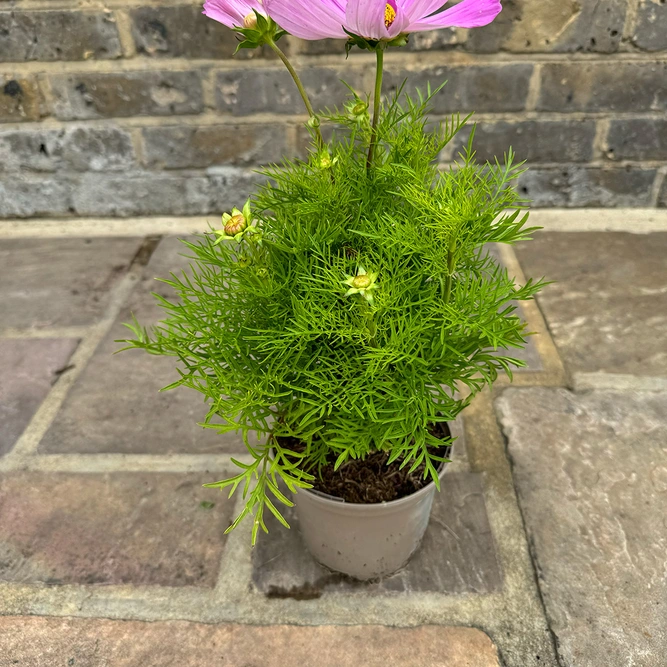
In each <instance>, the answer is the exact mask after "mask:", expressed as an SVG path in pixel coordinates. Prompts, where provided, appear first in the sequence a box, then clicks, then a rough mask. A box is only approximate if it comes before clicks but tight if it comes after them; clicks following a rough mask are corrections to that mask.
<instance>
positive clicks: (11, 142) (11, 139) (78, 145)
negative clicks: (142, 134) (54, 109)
mask: <svg viewBox="0 0 667 667" xmlns="http://www.w3.org/2000/svg"><path fill="white" fill-rule="evenodd" d="M134 162H135V159H134V151H133V148H132V141H131V139H130V135H129V133H128V132H126V131H125V130H122V129H120V128H116V127H86V126H82V127H68V128H66V129H53V130H46V129H44V130H6V131H4V132H1V131H0V171H3V170H4V171H15V170H19V169H31V170H34V171H56V170H58V169H69V170H74V171H88V170H90V171H117V170H124V169H127V168H130V167H132V166H133V165H134Z"/></svg>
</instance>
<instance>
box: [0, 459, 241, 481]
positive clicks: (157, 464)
mask: <svg viewBox="0 0 667 667" xmlns="http://www.w3.org/2000/svg"><path fill="white" fill-rule="evenodd" d="M232 458H234V459H236V460H238V461H241V462H242V463H246V464H247V463H251V462H252V458H251V457H250V456H249V455H248V454H233V453H230V454H120V453H109V454H79V453H76V454H50V453H33V454H31V455H30V456H23V457H19V458H16V457H9V456H5V457H4V458H3V459H0V471H5V472H7V471H10V470H29V471H34V472H53V473H76V474H79V473H80V474H84V475H88V474H103V473H115V472H153V473H191V472H197V473H202V472H203V473H208V474H210V479H208V480H207V481H210V482H215V481H218V477H219V476H221V475H226V474H228V473H229V472H231V471H232V470H236V468H235V466H234V464H233V463H232Z"/></svg>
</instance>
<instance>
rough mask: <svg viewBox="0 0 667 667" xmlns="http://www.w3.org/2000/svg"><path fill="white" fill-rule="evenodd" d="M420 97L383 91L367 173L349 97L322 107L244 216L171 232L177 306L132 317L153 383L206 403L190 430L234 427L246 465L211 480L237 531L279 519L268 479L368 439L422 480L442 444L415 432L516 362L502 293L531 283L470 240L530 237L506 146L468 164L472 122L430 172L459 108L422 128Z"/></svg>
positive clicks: (289, 476) (520, 328) (303, 472)
mask: <svg viewBox="0 0 667 667" xmlns="http://www.w3.org/2000/svg"><path fill="white" fill-rule="evenodd" d="M430 99H431V95H430V94H429V95H427V96H426V97H424V98H422V97H421V96H419V97H418V98H417V99H415V100H412V99H407V101H404V102H402V103H401V102H399V96H398V95H397V96H396V97H395V98H394V99H393V101H391V103H389V104H388V105H387V106H386V108H384V109H383V111H382V114H381V117H380V122H379V125H378V129H377V138H378V146H377V150H376V155H375V159H374V162H373V164H372V165H371V166H370V168H368V167H367V157H366V151H367V147H368V144H369V140H370V134H371V132H372V129H371V125H370V122H369V118H368V113H367V111H366V109H367V105H366V103H365V102H364V101H362V100H360V99H359V98H354V99H352V100H351V102H350V104H348V105H346V107H345V110H343V111H340V112H338V111H336V112H332V113H330V114H329V115H328V116H327V117H326V120H327V121H328V122H329V123H332V124H333V125H334V126H335V127H336V128H337V132H336V134H335V135H334V138H333V139H332V140H331V141H330V142H329V143H328V145H327V146H326V147H325V148H321V147H318V146H315V148H314V149H313V153H312V154H311V155H310V157H309V159H308V160H307V161H287V162H285V163H283V164H282V165H280V166H274V167H272V168H271V169H269V170H268V171H267V172H266V175H267V176H268V177H269V181H268V182H267V184H266V185H264V186H263V187H261V188H260V190H259V191H258V193H257V194H256V195H255V196H254V197H253V199H252V201H251V206H250V208H248V207H246V209H245V214H246V217H251V218H252V224H251V225H249V226H248V227H247V229H248V230H249V231H248V233H246V232H245V231H243V229H241V231H240V232H239V231H238V230H239V229H240V228H242V227H243V224H241V226H240V227H239V225H236V226H235V227H233V228H228V229H231V230H232V232H234V233H233V234H231V233H226V232H217V233H216V232H211V233H209V234H206V235H204V236H203V237H202V238H200V239H199V240H198V241H197V242H195V243H186V245H187V246H188V248H189V249H190V250H191V251H192V257H193V260H194V263H193V266H192V271H191V273H189V274H187V275H186V274H184V275H182V276H177V275H172V277H171V279H169V280H166V281H165V282H167V283H168V284H169V285H171V286H172V287H173V288H174V289H175V290H176V292H177V294H178V295H179V297H180V299H179V302H177V303H170V302H168V301H165V300H162V306H163V307H164V309H165V310H166V312H167V319H166V320H165V321H164V322H163V323H162V324H161V325H160V326H158V327H156V328H154V329H153V330H152V331H151V332H150V333H149V332H148V331H147V330H145V329H142V328H141V327H139V326H138V325H135V326H134V327H132V328H133V329H134V331H135V334H136V340H132V341H128V342H129V344H130V346H131V347H139V348H144V349H146V350H147V351H148V352H151V353H153V354H160V355H171V356H174V357H176V358H178V359H179V360H180V362H181V365H182V368H181V370H180V371H179V372H180V374H181V377H180V379H179V380H178V381H177V382H175V383H174V384H173V385H171V387H176V386H179V385H183V386H187V387H191V388H192V389H196V390H197V391H199V392H201V393H202V394H203V395H204V396H205V397H206V399H207V400H208V402H209V404H210V410H209V412H208V415H207V417H206V420H205V424H204V425H205V426H206V427H209V428H214V429H217V430H218V431H220V432H225V431H229V430H240V431H242V433H243V435H244V440H245V443H246V446H247V448H248V450H249V452H250V454H251V455H252V463H250V464H246V463H243V462H240V461H235V463H236V465H238V466H239V468H240V471H239V474H238V475H237V476H235V477H232V478H231V479H227V480H224V481H222V482H218V483H216V484H213V485H211V486H217V487H220V488H225V487H231V488H230V495H231V493H233V492H234V491H235V490H237V488H239V487H240V488H242V489H243V493H244V494H245V498H246V500H247V503H246V506H245V509H244V511H243V512H242V514H241V515H240V516H239V517H238V518H237V520H236V522H235V523H234V526H235V525H237V524H238V522H239V521H240V520H241V519H243V517H244V516H247V515H248V514H251V515H254V530H253V541H254V540H255V539H256V536H257V531H258V529H259V527H261V528H263V529H264V530H266V527H265V524H264V519H263V513H264V510H265V508H268V509H269V510H270V511H271V512H272V513H273V514H274V515H276V516H277V517H278V518H279V519H280V520H281V521H282V522H283V523H285V522H284V519H283V518H282V517H281V515H280V512H279V511H278V509H277V508H276V506H275V500H276V499H277V500H278V501H280V502H282V503H285V504H287V505H291V501H290V500H289V499H288V498H287V497H285V496H284V495H283V493H282V492H281V491H280V489H279V486H280V484H279V482H280V480H282V481H283V482H284V483H285V484H286V485H287V487H288V488H289V489H290V490H292V491H295V490H296V489H298V488H299V487H308V486H310V483H309V482H310V481H311V480H312V479H314V476H315V475H317V474H318V468H319V467H320V466H322V465H323V464H325V463H327V462H333V461H335V463H336V465H337V466H340V465H341V464H343V463H344V462H345V461H346V460H348V459H356V458H363V457H364V456H365V455H367V454H368V453H369V452H372V451H376V450H385V451H388V452H390V460H391V461H394V460H397V459H398V460H402V461H403V464H404V465H407V466H411V467H413V468H415V469H416V468H417V467H418V466H419V465H422V464H424V465H425V475H427V476H430V477H431V478H432V479H433V480H434V481H435V482H436V483H437V481H438V475H437V469H438V466H439V465H440V462H441V461H442V460H443V458H442V456H439V455H437V454H435V453H433V447H443V446H444V445H447V444H450V443H448V442H443V441H442V440H438V439H437V438H435V437H434V436H433V435H431V433H430V431H429V426H431V425H432V424H434V423H436V422H449V421H451V420H453V419H455V418H456V416H457V415H458V414H459V413H460V412H461V410H462V409H463V408H464V407H465V406H466V405H467V403H468V402H469V400H470V398H471V397H472V396H473V395H474V394H475V393H476V392H478V391H479V390H480V389H482V388H483V386H484V385H485V384H491V383H492V382H493V381H494V380H495V379H496V378H497V377H498V374H499V373H500V372H503V371H504V372H507V373H508V374H510V375H511V368H512V367H513V366H522V365H524V364H523V362H521V361H519V360H517V359H515V358H513V357H512V356H510V354H509V352H508V351H509V350H511V349H512V348H517V349H518V348H521V347H523V346H524V345H525V336H526V332H525V329H524V327H525V325H524V323H522V321H521V320H520V318H519V317H518V316H517V314H516V310H515V305H514V303H513V302H515V301H517V300H524V299H530V298H531V297H532V296H533V295H534V294H535V293H536V292H537V290H538V289H539V288H540V286H541V285H540V283H533V282H529V283H527V284H526V285H523V286H517V285H516V284H515V283H514V280H513V279H512V278H510V277H509V276H508V274H507V271H506V270H505V269H504V268H502V267H501V266H499V264H498V263H497V261H496V260H495V259H494V257H493V256H491V255H490V254H489V252H488V246H487V244H489V243H515V242H517V241H519V240H522V239H526V238H528V236H529V234H530V233H531V232H532V231H533V230H532V229H529V228H526V222H527V217H528V216H527V214H526V213H525V212H524V211H523V208H524V203H523V202H522V201H521V200H520V198H519V196H518V195H517V193H516V191H515V190H514V188H513V181H514V179H516V177H517V176H518V175H519V174H520V173H521V169H520V165H519V166H516V165H514V164H513V155H512V153H511V152H510V153H509V154H508V155H507V156H506V159H505V161H504V163H503V164H499V163H496V164H486V165H478V164H477V163H476V162H475V155H474V152H473V149H472V136H473V135H474V131H472V132H471V137H470V142H469V143H468V146H467V148H466V149H465V150H463V151H462V153H461V155H460V156H459V161H458V164H456V166H455V167H453V168H452V169H450V170H448V171H440V170H439V169H438V157H439V155H440V153H441V151H442V149H443V148H444V147H445V146H446V145H447V144H448V143H449V142H450V141H451V140H452V139H453V137H454V136H455V135H456V134H457V133H458V132H459V131H460V130H461V129H462V128H463V127H464V126H465V124H466V121H467V119H464V120H461V119H460V118H458V117H456V116H455V117H453V118H452V119H451V121H450V122H448V123H445V124H444V125H442V126H440V127H438V128H435V129H428V128H427V111H428V104H429V100H430ZM508 211H509V212H508ZM250 212H251V215H250V216H249V215H248V214H249V213H250ZM233 214H234V215H235V216H236V217H234V215H232V216H231V222H232V223H233V222H234V221H235V220H236V221H237V222H238V221H241V222H243V220H242V218H240V217H238V216H239V215H242V214H241V212H240V211H238V210H235V211H233ZM225 220H227V221H229V220H230V215H227V216H226V217H225ZM248 222H249V221H248ZM237 232H238V233H237ZM462 388H463V389H464V390H465V391H463V392H461V391H460V390H461V389H462ZM464 396H465V397H464ZM220 420H221V421H222V424H220V423H216V422H219V421H220ZM251 432H258V433H259V434H261V435H262V436H263V442H262V444H259V445H252V444H251V443H250V441H249V438H248V434H249V433H251ZM283 436H289V437H292V438H296V439H298V440H299V441H300V442H301V443H303V451H301V452H294V451H291V450H289V449H287V448H286V446H285V444H284V442H285V441H284V440H281V437H283ZM441 451H442V450H441ZM272 499H273V500H272Z"/></svg>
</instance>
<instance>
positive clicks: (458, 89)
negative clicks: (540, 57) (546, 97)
mask: <svg viewBox="0 0 667 667" xmlns="http://www.w3.org/2000/svg"><path fill="white" fill-rule="evenodd" d="M532 71H533V66H532V65H530V64H525V65H524V64H521V65H473V66H464V67H432V68H426V69H420V70H418V71H415V72H409V71H405V70H404V71H400V72H393V71H390V72H388V73H387V75H386V86H385V92H391V91H392V90H395V89H397V88H398V87H399V86H400V85H401V84H402V83H403V82H404V81H405V80H406V79H408V85H407V90H408V91H409V92H413V91H414V90H415V89H416V88H419V89H420V90H422V91H425V90H426V86H427V84H429V83H430V84H431V86H432V87H433V88H435V87H437V86H439V85H440V84H442V83H443V82H444V81H447V85H446V86H445V87H444V89H443V90H442V91H441V92H440V93H439V94H438V95H436V97H435V98H434V99H433V102H432V107H433V111H434V113H436V114H438V113H454V112H458V111H479V112H484V111H494V112H502V111H521V110H523V109H524V108H525V106H526V99H527V97H528V84H529V81H530V76H531V74H532Z"/></svg>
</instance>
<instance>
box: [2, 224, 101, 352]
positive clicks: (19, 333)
mask: <svg viewBox="0 0 667 667" xmlns="http://www.w3.org/2000/svg"><path fill="white" fill-rule="evenodd" d="M0 238H2V236H1V234H0ZM89 331H90V326H79V327H77V326H73V327H47V328H44V329H17V328H9V329H0V339H2V338H5V339H7V338H12V339H17V338H18V339H21V338H25V339H43V338H84V337H85V336H86V335H87V334H88V332H89Z"/></svg>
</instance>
